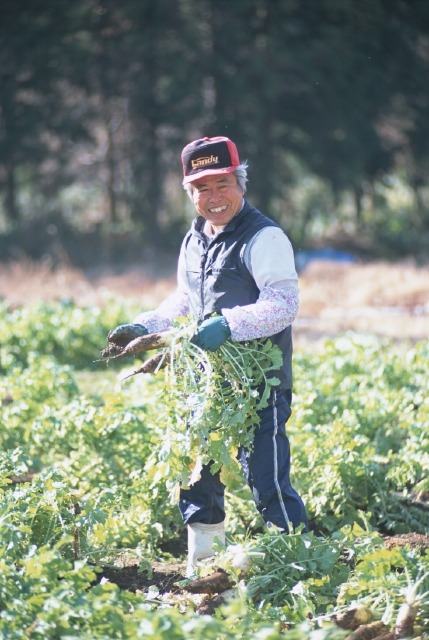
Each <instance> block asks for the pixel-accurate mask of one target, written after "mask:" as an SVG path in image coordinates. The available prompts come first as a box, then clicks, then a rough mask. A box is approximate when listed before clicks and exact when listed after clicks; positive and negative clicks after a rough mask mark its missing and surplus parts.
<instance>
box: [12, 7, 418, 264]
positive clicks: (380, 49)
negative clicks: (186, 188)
mask: <svg viewBox="0 0 429 640" xmlns="http://www.w3.org/2000/svg"><path fill="white" fill-rule="evenodd" d="M428 27H429V5H428V3H427V2H426V1H425V0H300V1H299V2H298V1H297V0H234V2H229V1H227V0H121V2H119V0H74V1H73V2H69V1H68V0H4V2H3V8H2V20H1V23H0V38H1V39H0V76H1V83H0V109H1V111H0V195H1V198H2V200H1V215H2V221H1V224H0V231H1V232H2V233H3V234H7V233H10V232H11V230H13V229H15V230H16V229H19V228H21V227H22V226H23V225H25V224H28V222H29V221H31V220H33V219H47V220H48V219H50V218H49V217H50V216H51V217H52V216H54V217H55V216H57V217H60V218H61V219H63V220H64V219H66V220H68V221H69V223H70V224H72V225H76V224H78V225H80V227H81V228H85V225H86V226H88V225H94V224H101V225H103V224H104V225H110V228H112V229H114V228H122V229H131V228H132V229H133V233H137V234H138V235H139V236H140V237H141V238H142V241H143V242H144V243H146V244H151V245H164V244H166V243H167V244H168V243H170V244H171V243H172V244H174V243H175V242H176V241H178V237H179V235H180V234H177V231H178V229H182V228H183V227H184V225H185V222H184V220H185V219H186V215H187V214H186V207H187V205H186V198H185V196H184V194H183V193H182V191H181V187H180V171H181V166H180V150H181V149H182V147H183V146H184V145H185V144H186V143H187V142H189V141H190V140H191V139H193V138H196V137H200V136H204V135H207V136H215V135H227V136H229V137H231V138H232V139H233V140H234V141H235V142H236V143H237V145H238V148H239V151H240V156H241V158H242V159H247V160H248V162H249V167H250V169H249V177H250V186H249V199H250V200H251V202H252V204H254V205H255V206H258V207H259V208H260V209H261V210H262V211H263V212H264V213H266V214H268V215H270V216H272V217H274V218H275V219H276V220H278V221H279V222H280V223H281V224H282V225H283V226H284V227H285V228H286V229H287V231H288V232H289V234H290V235H291V237H292V239H293V240H294V241H295V242H296V243H300V244H302V245H303V246H304V245H305V244H309V243H311V242H312V241H314V239H315V238H317V237H318V236H323V234H325V235H326V233H327V230H330V232H331V233H334V231H335V229H336V230H337V231H338V229H339V227H341V231H342V233H343V236H344V234H345V235H347V234H348V235H349V236H350V237H351V238H355V239H356V242H359V241H360V242H361V243H362V246H363V245H364V244H365V242H366V243H367V246H368V247H372V249H373V250H374V248H377V246H379V247H380V246H382V245H383V246H385V247H391V248H392V247H393V248H394V250H395V251H396V252H398V253H401V252H407V251H408V252H410V251H412V250H415V251H420V250H421V251H424V247H425V246H427V239H428V235H429V193H428V174H429V152H428V149H429V145H428V142H429V117H428V116H429V83H428V70H429V36H428V33H429V29H428ZM404 189H405V191H404ZM404 193H405V195H404ZM392 194H394V197H393V195H392ZM392 198H393V200H394V202H393V204H392V201H393V200H392ZM401 198H402V199H401ZM115 225H116V227H115ZM347 230H348V231H347ZM337 235H338V234H337ZM383 243H384V244H383Z"/></svg>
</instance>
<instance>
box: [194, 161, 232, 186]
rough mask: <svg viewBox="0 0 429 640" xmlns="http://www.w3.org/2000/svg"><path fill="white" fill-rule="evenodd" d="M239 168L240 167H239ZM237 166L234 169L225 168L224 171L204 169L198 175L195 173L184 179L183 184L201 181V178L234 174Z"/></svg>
mask: <svg viewBox="0 0 429 640" xmlns="http://www.w3.org/2000/svg"><path fill="white" fill-rule="evenodd" d="M237 166H238V165H237ZM236 168H237V167H236V166H234V167H224V168H223V169H204V171H199V172H198V173H193V174H192V175H190V176H185V177H184V178H183V184H189V183H190V182H195V180H199V179H200V178H205V177H207V176H219V175H222V174H223V173H233V171H235V170H236Z"/></svg>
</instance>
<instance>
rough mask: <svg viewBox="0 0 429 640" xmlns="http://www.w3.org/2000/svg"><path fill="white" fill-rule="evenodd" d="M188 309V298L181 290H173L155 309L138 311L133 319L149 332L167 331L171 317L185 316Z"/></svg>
mask: <svg viewBox="0 0 429 640" xmlns="http://www.w3.org/2000/svg"><path fill="white" fill-rule="evenodd" d="M188 311H189V300H188V296H187V294H186V293H184V292H183V291H175V292H174V293H172V294H171V295H170V296H169V297H168V298H167V299H166V300H164V302H162V303H161V304H160V305H159V307H158V308H157V309H155V311H145V312H144V313H140V314H139V315H138V316H137V317H136V318H134V321H133V322H135V323H136V324H142V325H143V326H144V327H146V329H147V330H148V331H149V333H156V332H158V331H167V329H169V328H170V327H171V321H172V320H173V318H178V317H179V316H185V315H186V314H187V313H188Z"/></svg>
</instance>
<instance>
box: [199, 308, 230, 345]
mask: <svg viewBox="0 0 429 640" xmlns="http://www.w3.org/2000/svg"><path fill="white" fill-rule="evenodd" d="M230 335H231V329H230V328H229V324H228V321H227V319H226V318H224V317H223V316H215V317H214V318H209V319H208V320H204V322H203V323H202V324H200V326H199V327H198V329H197V330H196V332H195V334H194V335H193V336H192V339H191V342H193V344H196V345H197V347H201V349H204V350H205V351H216V349H219V347H220V346H221V345H223V343H224V342H226V341H227V340H228V338H229V336H230Z"/></svg>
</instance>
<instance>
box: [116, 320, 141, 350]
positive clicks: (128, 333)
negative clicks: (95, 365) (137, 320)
mask: <svg viewBox="0 0 429 640" xmlns="http://www.w3.org/2000/svg"><path fill="white" fill-rule="evenodd" d="M148 333H149V331H148V330H147V329H146V327H144V326H143V325H142V324H121V325H120V326H119V327H116V329H113V331H110V332H109V335H108V336H107V339H108V341H109V342H113V343H114V344H116V345H117V346H118V347H126V346H127V344H128V343H130V342H131V340H134V339H135V338H140V336H146V335H147V334H148Z"/></svg>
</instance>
